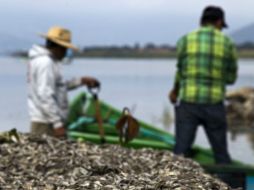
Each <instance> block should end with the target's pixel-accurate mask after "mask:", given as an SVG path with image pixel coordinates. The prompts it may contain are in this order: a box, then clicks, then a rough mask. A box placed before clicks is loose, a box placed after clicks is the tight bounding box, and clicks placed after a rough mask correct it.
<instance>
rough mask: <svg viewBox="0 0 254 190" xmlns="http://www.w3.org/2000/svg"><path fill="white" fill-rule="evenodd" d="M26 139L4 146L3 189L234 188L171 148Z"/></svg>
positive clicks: (0, 170)
mask: <svg viewBox="0 0 254 190" xmlns="http://www.w3.org/2000/svg"><path fill="white" fill-rule="evenodd" d="M21 140H22V142H21V143H19V144H18V143H4V144H0V155H1V156H0V189H26V190H28V189H38V190H40V189H43V190H44V189H48V190H51V189H52V190H53V189H54V190H58V189H59V190H60V189H61V190H63V189H105V190H113V189H114V190H115V189H123V190H125V189H126V190H127V189H128V190H129V189H135V190H136V189H150V190H154V189H175V190H176V189H178V190H189V189H192V190H193V189H195V190H199V189H200V190H201V189H205V190H219V189H220V190H229V189H231V188H230V187H229V186H228V185H226V184H225V183H223V182H221V181H220V180H218V179H216V178H214V177H212V176H210V175H208V174H206V173H204V170H203V169H202V168H201V167H200V165H199V164H198V163H196V162H194V161H192V160H190V159H185V158H182V157H178V156H174V155H173V154H172V153H171V152H169V151H156V150H152V149H139V150H134V149H126V148H122V147H120V146H118V145H100V146H98V145H94V144H90V143H78V142H71V141H67V140H58V139H55V138H51V137H46V136H44V137H42V138H35V137H31V136H28V135H22V139H21Z"/></svg>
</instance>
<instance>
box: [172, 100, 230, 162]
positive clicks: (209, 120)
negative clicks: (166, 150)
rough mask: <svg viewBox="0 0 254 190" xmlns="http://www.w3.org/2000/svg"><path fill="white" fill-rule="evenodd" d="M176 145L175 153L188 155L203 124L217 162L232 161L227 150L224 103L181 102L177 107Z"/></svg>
mask: <svg viewBox="0 0 254 190" xmlns="http://www.w3.org/2000/svg"><path fill="white" fill-rule="evenodd" d="M175 115H176V129H175V130H176V131H175V133H176V145H175V147H174V153H175V154H178V155H179V154H180V155H184V156H188V155H190V153H191V146H192V144H193V142H194V140H195V136H196V132H197V128H198V126H199V125H202V126H203V127H204V129H205V132H206V135H207V137H208V140H209V142H210V144H211V146H212V150H213V152H214V158H215V162H216V163H218V164H229V163H230V162H231V159H230V156H229V153H228V150H227V139H226V131H227V121H226V112H225V108H224V105H223V103H218V104H192V103H186V102H181V103H180V105H178V106H176V108H175Z"/></svg>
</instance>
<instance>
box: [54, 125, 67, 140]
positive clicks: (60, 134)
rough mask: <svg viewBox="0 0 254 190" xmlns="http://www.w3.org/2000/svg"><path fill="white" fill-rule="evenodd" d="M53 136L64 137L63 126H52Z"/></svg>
mask: <svg viewBox="0 0 254 190" xmlns="http://www.w3.org/2000/svg"><path fill="white" fill-rule="evenodd" d="M54 136H55V137H57V138H60V137H65V136H66V130H65V127H64V126H62V127H57V128H54Z"/></svg>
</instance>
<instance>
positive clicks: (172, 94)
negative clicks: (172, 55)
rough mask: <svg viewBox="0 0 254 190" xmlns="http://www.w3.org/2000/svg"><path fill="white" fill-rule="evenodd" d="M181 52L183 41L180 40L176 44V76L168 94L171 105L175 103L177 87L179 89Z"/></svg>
mask: <svg viewBox="0 0 254 190" xmlns="http://www.w3.org/2000/svg"><path fill="white" fill-rule="evenodd" d="M183 51H184V39H180V40H179V41H178V42H177V64H176V75H175V80H174V85H173V89H172V90H171V92H170V93H169V99H170V101H171V103H176V101H177V97H178V93H179V87H180V79H181V76H180V68H181V62H182V57H183Z"/></svg>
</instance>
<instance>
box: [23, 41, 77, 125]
mask: <svg viewBox="0 0 254 190" xmlns="http://www.w3.org/2000/svg"><path fill="white" fill-rule="evenodd" d="M29 58H30V61H29V64H28V73H27V80H28V108H29V115H30V118H31V121H32V122H42V123H52V124H53V125H54V126H55V127H58V126H61V125H62V124H63V122H64V121H65V120H66V118H67V115H68V99H67V91H68V89H73V88H75V87H78V86H80V85H81V80H80V79H73V80H71V81H63V78H62V75H61V71H60V62H56V61H55V60H54V59H52V57H51V56H50V52H49V51H48V50H47V49H46V48H44V47H42V46H37V45H34V46H33V47H32V49H31V50H30V51H29Z"/></svg>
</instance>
